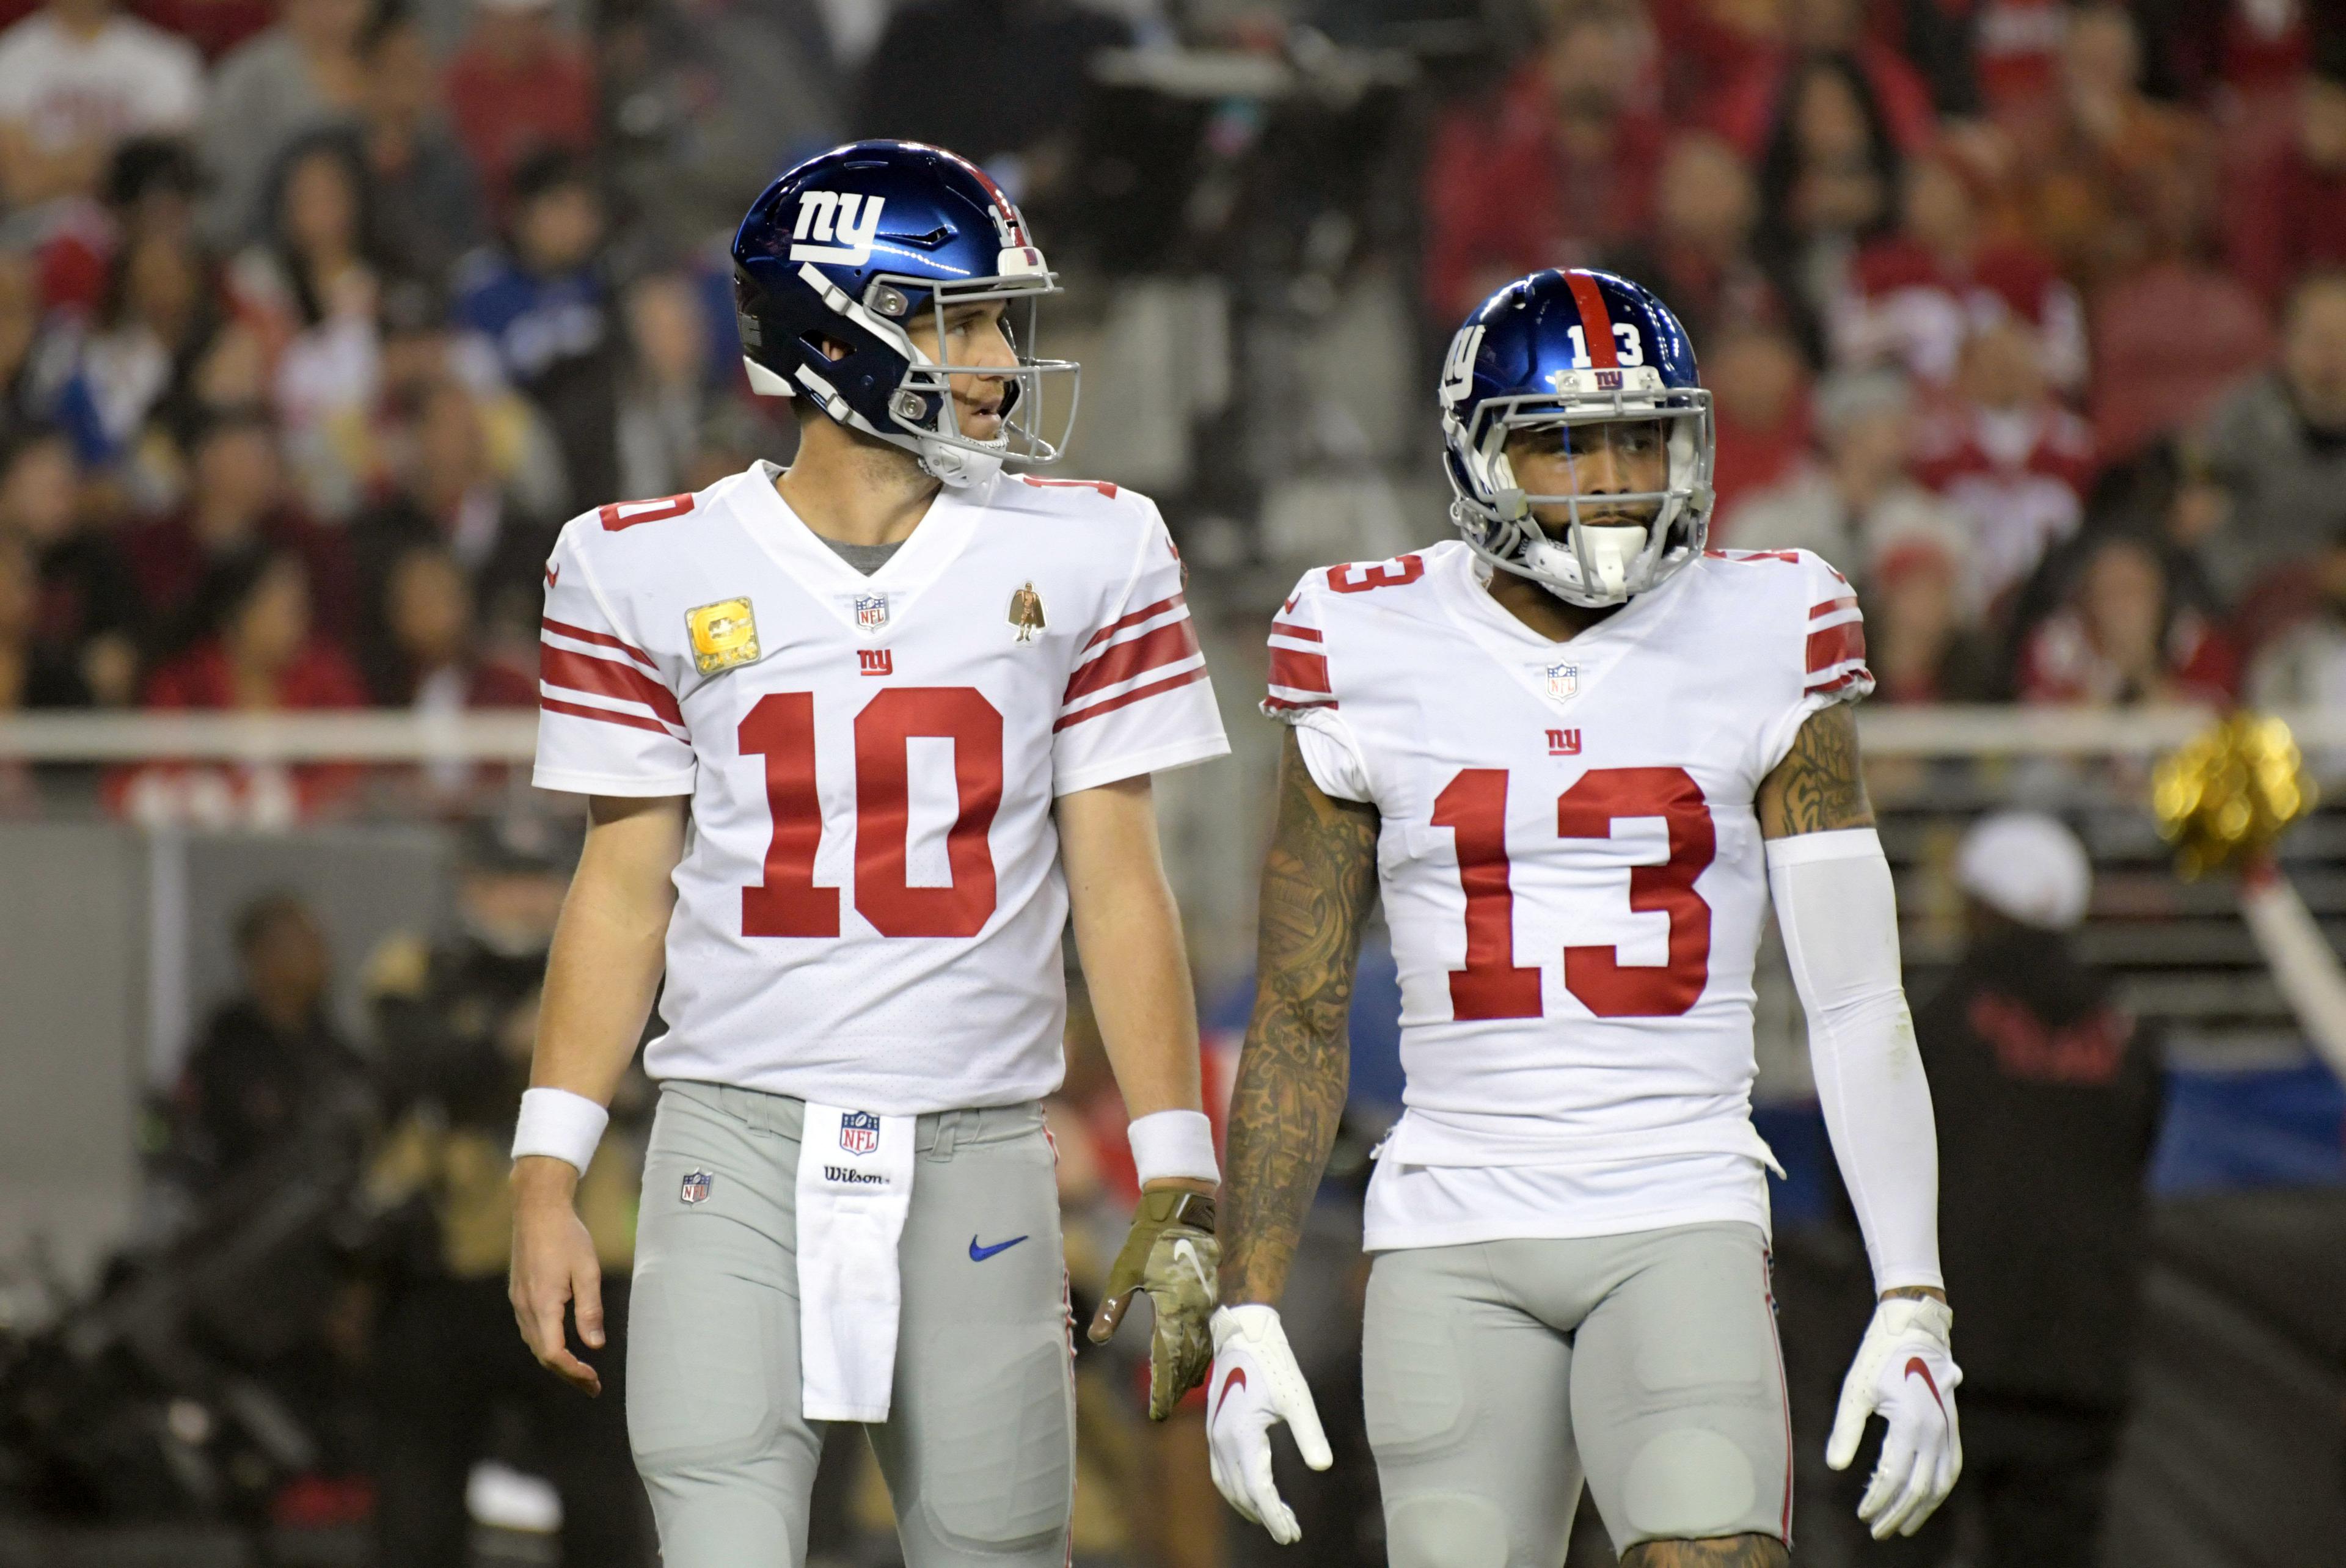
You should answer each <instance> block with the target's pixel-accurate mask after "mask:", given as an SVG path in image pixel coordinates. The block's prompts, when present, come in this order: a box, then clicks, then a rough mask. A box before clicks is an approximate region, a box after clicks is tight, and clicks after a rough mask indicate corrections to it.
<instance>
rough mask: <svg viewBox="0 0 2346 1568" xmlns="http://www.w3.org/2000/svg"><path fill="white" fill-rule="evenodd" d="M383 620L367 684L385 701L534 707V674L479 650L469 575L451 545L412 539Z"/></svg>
mask: <svg viewBox="0 0 2346 1568" xmlns="http://www.w3.org/2000/svg"><path fill="white" fill-rule="evenodd" d="M382 619H383V632H384V641H385V646H384V647H382V648H381V649H379V650H378V651H377V652H376V655H375V657H372V658H371V659H370V660H369V661H368V662H369V664H370V666H371V668H370V669H369V671H368V676H369V680H368V685H369V686H370V687H372V690H373V693H374V699H375V701H376V702H378V703H380V704H382V706H383V707H386V708H413V709H415V710H416V711H417V712H419V713H456V712H461V711H463V710H464V709H465V708H535V707H536V706H537V682H536V681H535V680H534V679H533V678H531V677H529V676H527V675H525V674H524V673H522V672H521V671H520V670H518V669H516V668H515V667H513V666H512V665H510V664H505V663H502V662H499V661H498V660H495V659H491V658H485V657H482V655H481V652H480V649H479V648H478V647H477V646H476V639H477V637H478V636H479V632H480V628H479V627H478V626H476V625H474V608H473V585H472V581H471V579H470V578H468V577H466V576H465V575H464V567H463V566H462V565H459V564H458V562H457V560H456V557H455V555H454V553H453V552H452V551H450V550H449V549H448V547H447V546H446V545H438V544H418V545H412V546H410V547H409V548H408V549H407V550H405V551H404V552H403V553H402V554H401V555H399V557H398V558H397V559H396V560H394V561H393V563H392V565H391V572H390V574H389V575H388V576H387V578H386V579H385V581H384V584H383V610H382Z"/></svg>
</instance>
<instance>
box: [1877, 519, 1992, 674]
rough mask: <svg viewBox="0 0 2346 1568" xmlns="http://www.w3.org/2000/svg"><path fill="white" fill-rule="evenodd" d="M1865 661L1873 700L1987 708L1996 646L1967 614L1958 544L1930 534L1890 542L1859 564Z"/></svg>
mask: <svg viewBox="0 0 2346 1568" xmlns="http://www.w3.org/2000/svg"><path fill="white" fill-rule="evenodd" d="M1864 574H1865V578H1864V580H1865V585H1866V591H1865V595H1864V603H1865V648H1866V654H1865V657H1866V663H1867V665H1868V667H1871V668H1872V671H1873V678H1874V681H1875V686H1874V693H1873V700H1874V701H1876V702H1894V703H1929V702H1985V701H1987V700H1988V699H1989V698H1990V697H1994V696H1996V695H1997V692H1996V674H1997V671H1996V656H1995V648H1994V645H1993V644H1992V643H1991V642H1990V640H1989V639H1988V637H1987V636H1986V635H1985V633H1984V631H1983V629H1982V628H1981V627H1980V626H1978V625H1977V624H1976V622H1975V621H1974V619H1973V617H1972V616H1971V615H1970V614H1969V613H1968V612H1969V605H1968V602H1967V598H1966V596H1967V594H1968V592H1969V584H1968V581H1967V574H1966V573H1965V572H1964V554H1963V549H1962V546H1961V545H1960V544H1958V543H1955V542H1953V541H1951V540H1949V539H1947V538H1946V537H1945V536H1944V535H1941V534H1938V533H1936V532H1933V531H1928V530H1923V529H1915V530H1912V531H1908V532H1903V533H1901V534H1899V535H1896V536H1894V537H1893V538H1892V541H1891V542H1890V543H1889V544H1888V545H1887V546H1886V547H1884V548H1882V549H1881V550H1878V551H1877V552H1875V553H1874V555H1872V557H1871V558H1869V559H1868V560H1867V561H1866V563H1865V565H1864Z"/></svg>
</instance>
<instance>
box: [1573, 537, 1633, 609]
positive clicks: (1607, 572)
mask: <svg viewBox="0 0 2346 1568" xmlns="http://www.w3.org/2000/svg"><path fill="white" fill-rule="evenodd" d="M1580 537H1581V539H1582V541H1583V542H1584V543H1585V544H1586V545H1587V555H1588V562H1589V565H1593V566H1595V567H1596V582H1594V583H1592V584H1590V585H1589V586H1591V587H1593V588H1595V589H1596V591H1597V592H1598V593H1600V594H1604V595H1607V596H1612V595H1615V594H1621V593H1626V592H1627V591H1628V586H1629V568H1630V566H1631V565H1634V564H1635V563H1636V561H1637V557H1638V555H1640V554H1642V553H1643V552H1644V550H1645V548H1646V531H1645V530H1644V529H1643V528H1626V527H1621V526H1619V525H1617V524H1616V525H1609V526H1606V527H1601V528H1599V527H1583V528H1582V529H1581V530H1580Z"/></svg>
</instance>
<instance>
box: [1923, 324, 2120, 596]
mask: <svg viewBox="0 0 2346 1568" xmlns="http://www.w3.org/2000/svg"><path fill="white" fill-rule="evenodd" d="M2093 466H2094V442H2093V433H2092V432H2091V431H2090V430H2088V429H2087V428H2086V422H2085V421H2083V420H2081V419H2079V418H2078V417H2077V416H2076V414H2074V413H2071V412H2069V411H2068V410H2067V409H2066V408H2063V407H2062V406H2061V405H2060V403H2059V402H2056V401H2055V399H2054V397H2053V395H2052V391H2051V389H2050V388H2049V387H2048V386H2047V385H2046V384H2045V371H2044V366H2043V364H2042V363H2041V361H2040V359H2039V356H2038V354H2037V349H2036V337H2035V333H2033V332H2031V331H2029V330H2028V329H2027V328H2026V327H2025V325H2023V324H2022V323H2021V322H2019V321H2015V320H2013V319H2011V318H2009V317H2006V318H2000V319H1998V320H1996V321H1993V322H1991V323H1990V324H1988V325H1987V326H1985V327H1984V328H1976V329H1974V331H1973V332H1972V334H1971V337H1970V339H1969V341H1967V342H1966V343H1965V345H1964V357H1963V363H1962V368H1961V372H1960V374H1959V375H1958V377H1957V379H1956V382H1955V387H1954V390H1953V396H1952V397H1950V398H1948V399H1946V400H1945V401H1943V402H1942V403H1940V404H1939V405H1938V406H1936V407H1934V408H1933V409H1932V410H1930V411H1928V412H1926V413H1925V415H1924V417H1923V421H1922V423H1921V428H1920V433H1919V435H1918V437H1917V441H1916V452H1915V475H1916V477H1917V478H1918V479H1920V480H1921V481H1922V482H1923V484H1926V485H1928V486H1930V487H1931V488H1932V489H1933V490H1935V491H1937V492H1938V493H1939V494H1940V495H1942V496H1943V497H1944V498H1945V499H1946V501H1947V503H1948V504H1950V505H1952V506H1953V507H1954V508H1955V510H1956V511H1957V512H1958V513H1960V514H1963V516H1964V519H1965V521H1966V522H1967V524H1969V527H1970V530H1971V535H1972V552H1971V554H1972V563H1973V585H1972V589H1971V592H1972V595H1973V596H1974V602H1976V603H1979V604H1982V605H1987V606H1994V603H1995V601H1996V600H1997V599H1998V598H1999V597H2001V596H2003V595H2004V594H2005V593H2006V592H2008V591H2009V590H2011V589H2012V588H2013V587H2015V586H2016V585H2018V584H2019V583H2020V582H2021V581H2022V580H2023V579H2024V578H2025V577H2026V576H2027V575H2028V574H2029V573H2030V572H2031V571H2033V570H2035V565H2036V563H2037V561H2038V560H2039V559H2041V558H2042V557H2043V555H2044V554H2045V550H2046V548H2047V547H2048V546H2050V545H2055V544H2057V543H2059V542H2060V541H2061V540H2063V539H2066V538H2067V537H2068V536H2069V535H2072V534H2074V533H2076V530H2077V524H2078V521H2079V519H2080V518H2081V517H2082V516H2083V514H2084V511H2085V493H2086V484H2087V483H2088V482H2089V481H2090V479H2091V477H2092V474H2093Z"/></svg>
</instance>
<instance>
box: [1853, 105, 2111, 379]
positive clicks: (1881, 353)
mask: <svg viewBox="0 0 2346 1568" xmlns="http://www.w3.org/2000/svg"><path fill="white" fill-rule="evenodd" d="M1980 178H1981V177H1980V176H1979V175H1978V174H1977V173H1976V172H1975V171H1974V169H1973V168H1972V167H1971V166H1970V165H1969V164H1968V163H1967V162H1966V161H1965V160H1964V158H1961V157H1960V156H1959V155H1957V154H1955V153H1953V152H1952V151H1941V152H1937V153H1933V154H1931V155H1927V156H1924V157H1921V158H1913V159H1912V160H1910V161H1909V162H1908V163H1907V165H1906V174H1905V179H1904V182H1903V188H1902V192H1901V195H1900V207H1899V212H1900V226H1899V229H1898V232H1896V233H1895V234H1886V235H1883V236H1882V238H1881V239H1876V240H1874V241H1873V242H1872V244H1870V245H1868V246H1867V247H1866V248H1865V249H1863V250H1862V251H1861V252H1859V254H1858V258H1857V264H1856V267H1855V269H1854V272H1853V275H1852V279H1851V282H1852V290H1851V300H1849V302H1848V306H1847V308H1846V309H1844V310H1843V311H1840V312H1838V313H1837V314H1836V315H1835V316H1834V317H1833V319H1832V331H1831V337H1832V342H1831V349H1832V352H1833V358H1834V360H1835V361H1837V362H1839V363H1841V364H1844V365H1868V364H1874V363H1882V362H1894V363H1898V364H1901V365H1902V366H1904V368H1905V369H1906V371H1907V372H1908V373H1910V374H1912V375H1913V376H1914V377H1916V378H1917V379H1918V380H1920V381H1922V382H1924V383H1925V384H1927V385H1930V386H1933V387H1943V386H1945V385H1947V383H1949V382H1952V381H1953V380H1954V376H1955V371H1956V368H1957V366H1958V365H1959V364H1960V363H1961V361H1962V359H1963V351H1964V341H1965V340H1966V339H1967V338H1969V337H1970V335H1971V333H1972V331H1974V329H1975V328H1976V327H1978V326H1980V325H1982V324H1984V323H1985V322H1988V321H1994V320H1997V319H1999V318H2001V317H2004V316H2007V315H2008V316H2012V317H2014V318H2016V319H2017V320H2019V321H2024V322H2025V323H2026V324H2027V326H2028V327H2029V329H2030V331H2033V332H2034V333H2035V337H2036V350H2037V355H2038V358H2039V361H2040V362H2041V363H2042V364H2043V365H2044V368H2045V379H2046V380H2047V381H2048V382H2050V383H2051V384H2052V385H2053V387H2054V388H2055V390H2057V391H2059V392H2062V393H2064V394H2065V395H2067V394H2074V393H2076V392H2080V391H2082V390H2083V388H2084V386H2085V382H2086V318H2085V311H2084V308H2083V307H2082V306H2081V305H2080V304H2079V303H2078V300H2077V293H2076V290H2074V289H2072V288H2071V287H2070V286H2069V285H2068V283H2067V282H2066V280H2064V279H2063V278H2062V277H2061V275H2060V273H2059V272H2058V271H2057V270H2055V268H2054V265H2053V259H2052V258H2051V257H2049V256H2047V255H2045V253H2044V252H2043V251H2041V250H2039V249H2036V248H2035V246H2033V245H2031V244H2029V243H2027V242H2026V241H2025V239H2005V238H1999V237H1998V236H1997V235H1996V234H1995V232H1994V229H1992V227H1991V226H1990V224H1989V222H1988V220H1987V219H1988V215H1987V214H1986V213H1985V212H1984V211H1983V210H1982V207H1983V203H1982V202H1981V200H1980V199H1979V196H1978V194H1976V193H1975V189H1974V188H1975V186H1976V185H1977V184H1978V183H1979V181H1980Z"/></svg>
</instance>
